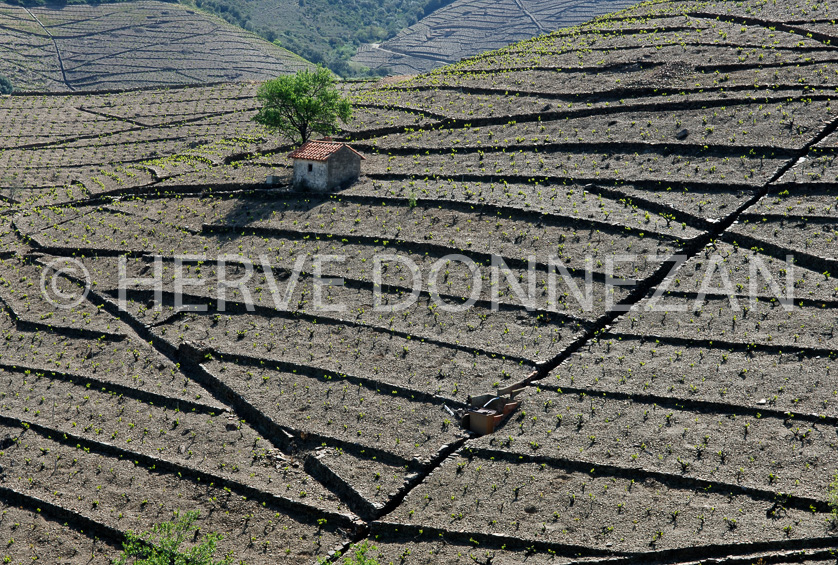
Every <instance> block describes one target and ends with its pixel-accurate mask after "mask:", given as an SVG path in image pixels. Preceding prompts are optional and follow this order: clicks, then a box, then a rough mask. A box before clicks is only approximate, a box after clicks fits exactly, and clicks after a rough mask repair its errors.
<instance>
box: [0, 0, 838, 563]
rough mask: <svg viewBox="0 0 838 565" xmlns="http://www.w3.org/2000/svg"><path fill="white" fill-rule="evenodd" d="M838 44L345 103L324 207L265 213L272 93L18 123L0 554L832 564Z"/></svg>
mask: <svg viewBox="0 0 838 565" xmlns="http://www.w3.org/2000/svg"><path fill="white" fill-rule="evenodd" d="M836 10H838V5H836V3H835V2H817V3H814V2H812V3H806V2H799V3H795V4H790V3H782V2H777V3H774V2H765V1H752V2H742V1H737V2H701V3H697V2H658V3H651V4H644V5H641V6H638V7H636V8H633V9H632V10H631V11H629V12H623V13H621V14H619V15H618V16H615V17H611V18H604V19H601V20H598V21H597V22H596V23H595V24H588V25H584V26H581V27H579V28H575V29H573V30H567V31H563V32H557V33H554V34H550V35H547V36H544V37H541V38H538V39H535V40H531V41H526V42H523V43H519V44H516V45H513V46H510V47H508V48H506V49H503V50H501V51H497V52H492V53H487V54H485V55H482V56H479V57H476V58H474V59H471V60H468V61H465V62H463V63H461V64H458V65H456V66H452V67H446V68H443V69H439V70H437V71H435V72H433V73H431V74H428V75H424V76H419V77H416V78H413V79H410V80H408V81H404V82H397V83H390V84H385V85H372V84H351V85H346V86H345V89H346V92H347V94H349V95H351V96H352V97H353V100H354V102H355V104H356V120H355V121H354V122H353V123H352V124H350V125H349V126H348V128H347V131H346V132H345V135H344V138H345V139H352V140H353V146H354V147H355V148H357V149H358V150H360V151H361V152H363V153H364V155H365V156H366V161H365V162H364V165H363V167H364V169H363V175H362V178H361V179H360V180H359V181H358V182H357V183H355V184H354V185H352V186H351V187H349V188H347V189H344V190H341V191H338V192H335V193H331V194H325V195H323V194H314V193H309V192H297V191H295V190H293V189H291V188H290V187H288V186H279V187H277V186H266V185H265V184H264V182H263V181H264V178H265V175H267V174H271V173H275V174H279V175H280V176H283V177H284V178H286V179H289V178H290V169H289V165H290V163H288V161H287V160H286V158H285V153H286V152H287V150H288V149H290V148H289V147H288V146H287V145H285V144H284V142H283V141H282V140H276V139H274V138H271V137H270V136H268V135H266V133H265V132H264V131H262V130H261V129H259V128H258V127H257V126H256V125H254V124H253V123H252V122H251V121H250V117H251V116H252V115H253V113H254V111H255V108H256V101H255V99H254V93H255V86H253V85H219V86H211V87H194V88H179V89H168V90H156V91H141V92H122V93H118V94H111V95H64V96H32V97H24V96H17V97H3V98H0V115H2V118H0V121H2V123H3V124H4V126H5V127H4V128H3V130H2V132H0V135H2V137H0V144H2V145H1V147H2V153H0V167H2V169H0V171H2V175H3V176H2V177H0V185H2V193H0V196H2V199H3V202H4V210H3V214H2V216H0V221H2V229H0V243H1V244H2V249H0V253H2V262H0V283H1V284H0V300H2V311H3V315H2V316H0V325H1V326H2V336H3V339H2V340H0V370H2V373H0V381H2V383H3V386H2V387H0V428H2V429H0V505H2V510H3V513H2V517H0V539H3V540H8V541H7V542H6V541H4V544H5V545H3V544H0V556H2V557H3V558H4V559H7V562H10V563H14V564H20V563H31V562H32V560H33V559H35V558H38V559H39V560H40V561H44V562H48V563H107V562H108V561H107V560H108V559H109V558H110V557H113V556H115V555H117V553H118V549H119V542H120V541H121V540H122V537H123V535H124V532H125V531H127V530H139V529H145V528H148V527H149V526H150V525H152V524H154V523H158V522H160V521H162V520H165V519H169V518H170V517H171V516H172V513H173V512H174V511H175V510H178V509H180V510H198V511H200V513H201V519H200V522H199V523H200V526H201V529H202V531H204V532H208V531H212V530H216V531H221V532H224V533H225V536H226V537H225V539H224V541H223V542H222V545H221V549H222V550H223V551H228V550H229V551H233V552H234V553H235V555H236V558H237V559H239V560H244V561H246V562H247V563H249V564H251V565H254V564H275V563H289V564H290V563H294V564H297V563H305V562H311V563H315V562H317V561H318V560H327V561H339V559H341V558H338V557H337V554H336V553H334V552H335V551H337V550H340V551H343V550H345V549H346V548H347V546H348V545H349V544H350V543H361V542H364V541H366V542H368V543H370V544H374V545H375V546H376V549H375V550H372V551H371V555H373V556H375V557H376V558H377V559H378V560H379V561H380V562H381V563H394V564H425V563H449V562H450V563H483V564H489V563H491V564H493V565H498V564H502V563H503V564H512V563H522V562H523V563H536V564H542V563H544V564H547V563H550V564H554V563H561V564H569V563H603V564H604V563H609V564H613V563H618V564H641V563H643V564H645V563H654V562H661V563H696V562H699V561H701V562H705V563H707V562H711V561H713V562H726V563H742V564H746V563H760V564H763V563H792V562H794V563H809V564H814V563H831V562H834V560H835V555H834V548H835V547H836V531H838V530H836V522H835V519H834V518H833V515H832V514H831V508H830V506H829V503H828V502H829V498H828V495H829V492H830V486H829V483H830V481H831V480H832V478H833V476H834V474H835V473H836V469H838V451H837V450H836V445H837V442H836V436H835V433H836V432H835V429H836V424H838V378H836V367H835V363H836V355H835V351H836V348H837V347H838V336H837V335H836V333H835V329H836V328H835V325H836V317H835V312H836V307H838V283H836V282H835V275H836V273H838V255H836V250H837V249H838V246H836V237H838V185H837V184H836V180H838V169H836V165H835V153H836V138H837V137H838V133H836V130H838V105H836V97H838V92H837V91H836V90H837V89H838V51H836V47H835V46H836V45H838V33H836V31H835V27H834V24H833V23H832V18H834V17H835V13H836ZM502 264H505V265H506V267H507V269H501V268H500V267H501V266H502ZM411 265H412V267H411ZM493 265H494V267H495V269H493V268H492V267H493ZM532 270H534V271H535V276H531V271H532ZM323 278H330V279H342V280H338V281H329V282H332V283H335V284H332V285H327V284H324V283H325V282H326V281H323ZM417 280H418V281H420V282H421V285H420V286H416V287H415V286H414V285H413V284H412V283H413V282H414V281H417ZM530 280H531V281H532V284H530ZM85 281H87V282H88V283H89V288H87V291H86V292H84V291H85V286H84V283H85ZM155 281H160V282H159V285H160V286H159V288H155V286H154V284H155V283H154V282H155ZM42 289H43V291H42ZM219 289H220V290H219ZM204 307H205V308H204ZM518 387H520V388H523V389H524V391H523V392H522V393H521V394H520V395H519V396H518V398H519V399H520V400H521V405H520V406H519V407H518V409H517V410H516V411H515V412H514V413H512V415H511V416H509V418H507V419H506V420H505V421H504V422H503V423H502V425H501V426H500V428H499V429H498V430H497V431H496V432H495V433H494V434H491V435H486V436H483V437H477V436H475V435H472V434H470V433H469V432H466V431H465V430H464V429H462V428H460V426H458V422H457V421H456V419H455V418H454V417H452V416H451V413H450V412H449V410H451V411H454V410H456V409H459V408H463V407H465V405H466V403H467V402H468V397H469V396H470V395H478V394H483V393H487V392H492V391H497V392H503V391H506V390H508V389H514V388H518Z"/></svg>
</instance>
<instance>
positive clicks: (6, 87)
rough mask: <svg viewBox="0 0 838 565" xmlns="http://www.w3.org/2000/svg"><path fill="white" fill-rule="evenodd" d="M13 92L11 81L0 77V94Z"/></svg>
mask: <svg viewBox="0 0 838 565" xmlns="http://www.w3.org/2000/svg"><path fill="white" fill-rule="evenodd" d="M14 90H15V87H14V86H12V81H10V80H9V79H7V78H6V77H5V76H3V75H0V94H11V93H12V92H14Z"/></svg>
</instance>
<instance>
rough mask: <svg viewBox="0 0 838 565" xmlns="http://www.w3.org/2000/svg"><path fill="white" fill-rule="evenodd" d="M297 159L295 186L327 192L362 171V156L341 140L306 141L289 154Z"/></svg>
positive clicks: (347, 182) (351, 179)
mask: <svg viewBox="0 0 838 565" xmlns="http://www.w3.org/2000/svg"><path fill="white" fill-rule="evenodd" d="M288 157H289V158H290V159H293V160H294V186H295V187H297V188H307V189H309V190H315V191H318V192H326V191H329V190H332V189H334V188H337V187H340V186H345V185H347V184H350V183H351V182H352V181H354V180H355V179H357V178H358V175H360V174H361V161H364V160H365V158H364V156H363V155H361V154H360V153H358V152H357V151H355V150H354V149H352V148H351V147H349V146H348V145H347V144H345V143H342V142H340V141H332V140H331V139H328V138H327V139H316V140H311V141H306V142H305V143H303V144H302V145H301V146H300V147H299V148H298V149H297V150H295V151H292V152H291V153H289V154H288Z"/></svg>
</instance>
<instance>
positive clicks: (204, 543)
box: [115, 511, 233, 565]
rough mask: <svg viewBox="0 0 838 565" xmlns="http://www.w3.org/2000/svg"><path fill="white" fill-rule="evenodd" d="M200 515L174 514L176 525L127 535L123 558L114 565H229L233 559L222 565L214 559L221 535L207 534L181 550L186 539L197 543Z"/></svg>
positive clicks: (162, 526) (226, 560) (163, 524)
mask: <svg viewBox="0 0 838 565" xmlns="http://www.w3.org/2000/svg"><path fill="white" fill-rule="evenodd" d="M198 515H199V514H198V512H195V511H192V512H184V513H181V512H175V518H176V521H172V522H163V523H162V524H157V525H156V526H153V527H152V528H151V531H150V532H144V533H142V534H139V535H137V534H135V533H133V532H128V533H127V534H126V536H127V537H128V540H127V541H126V542H125V543H123V544H122V547H123V551H122V555H121V556H120V557H119V559H117V560H116V561H115V565H230V564H232V562H233V557H232V556H231V555H227V556H225V557H224V558H223V559H221V560H220V561H216V560H215V559H213V554H214V553H215V549H216V545H217V544H218V541H219V540H220V539H221V535H220V534H216V533H211V534H206V535H205V536H204V537H203V539H202V540H201V541H200V542H198V543H197V544H195V545H192V546H191V547H188V548H186V549H181V547H180V546H181V545H183V542H185V541H186V540H187V539H190V540H192V539H196V538H197V535H198V527H197V526H195V525H194V523H195V520H197V519H198Z"/></svg>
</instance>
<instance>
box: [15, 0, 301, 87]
mask: <svg viewBox="0 0 838 565" xmlns="http://www.w3.org/2000/svg"><path fill="white" fill-rule="evenodd" d="M308 65H310V63H308V62H307V61H305V60H304V59H302V58H300V57H298V56H297V55H294V54H293V53H290V52H289V51H287V50H285V49H282V48H280V47H277V46H276V45H273V44H271V43H268V42H266V41H264V40H262V39H261V38H259V37H257V36H255V35H253V34H250V33H248V32H245V31H243V30H241V29H238V28H236V27H235V26H232V25H230V24H228V23H227V22H225V21H222V20H220V19H218V18H215V17H212V16H208V15H206V14H203V13H201V12H198V11H196V10H194V9H191V8H187V7H184V6H179V5H176V4H168V3H162V2H151V1H149V2H146V1H143V2H131V3H122V4H102V5H98V6H91V5H76V6H65V7H33V8H25V7H18V6H9V5H6V4H0V75H5V76H7V77H8V78H9V79H10V80H11V82H12V84H13V85H14V87H15V89H17V90H43V91H66V90H70V91H73V90H108V89H124V88H136V87H148V86H165V85H172V84H202V83H209V82H219V81H243V80H264V79H267V78H272V77H275V76H277V75H279V74H282V73H287V72H291V71H295V70H297V69H299V68H302V67H305V66H308Z"/></svg>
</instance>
